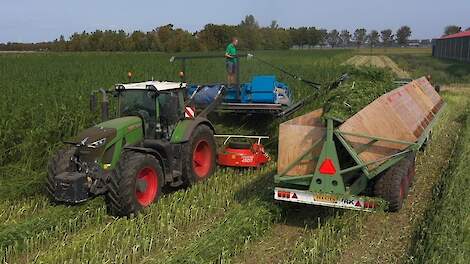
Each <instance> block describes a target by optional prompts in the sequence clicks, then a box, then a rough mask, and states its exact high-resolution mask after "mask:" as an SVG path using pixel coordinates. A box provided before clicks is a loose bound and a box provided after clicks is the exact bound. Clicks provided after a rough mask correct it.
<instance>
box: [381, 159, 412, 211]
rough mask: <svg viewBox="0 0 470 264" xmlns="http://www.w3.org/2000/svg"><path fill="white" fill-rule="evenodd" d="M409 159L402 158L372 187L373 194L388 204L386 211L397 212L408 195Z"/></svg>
mask: <svg viewBox="0 0 470 264" xmlns="http://www.w3.org/2000/svg"><path fill="white" fill-rule="evenodd" d="M410 165H411V162H410V159H409V158H404V159H402V160H401V161H399V162H398V163H397V164H395V165H394V166H393V167H391V168H390V169H388V170H387V171H385V172H384V173H383V174H382V175H380V176H379V178H378V179H377V181H376V182H375V185H374V194H375V196H377V197H380V198H383V199H384V200H385V201H387V202H388V211H390V212H397V211H399V210H400V209H401V208H402V206H403V201H404V200H405V198H406V196H407V195H408V191H409V185H410V184H409V182H408V180H409V178H408V172H409V167H410Z"/></svg>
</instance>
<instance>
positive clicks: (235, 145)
mask: <svg viewBox="0 0 470 264" xmlns="http://www.w3.org/2000/svg"><path fill="white" fill-rule="evenodd" d="M228 146H229V148H233V149H251V144H250V143H249V142H236V141H234V142H230V143H228Z"/></svg>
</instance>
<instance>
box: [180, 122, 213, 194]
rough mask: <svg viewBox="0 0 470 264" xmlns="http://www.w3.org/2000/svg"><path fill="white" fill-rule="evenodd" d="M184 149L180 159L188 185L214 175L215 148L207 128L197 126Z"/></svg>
mask: <svg viewBox="0 0 470 264" xmlns="http://www.w3.org/2000/svg"><path fill="white" fill-rule="evenodd" d="M184 148H185V149H184V153H183V157H182V159H183V167H184V172H185V180H186V183H187V184H188V185H193V184H195V183H197V182H199V181H203V180H205V179H207V178H208V177H209V176H210V175H212V174H213V173H214V171H215V164H216V163H215V157H216V147H215V140H214V132H213V131H212V130H211V129H210V128H209V127H208V126H205V125H200V126H198V127H197V128H196V129H195V130H194V132H193V134H192V135H191V138H190V139H189V142H188V143H186V146H185V147H184Z"/></svg>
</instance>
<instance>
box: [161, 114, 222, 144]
mask: <svg viewBox="0 0 470 264" xmlns="http://www.w3.org/2000/svg"><path fill="white" fill-rule="evenodd" d="M200 125H206V126H208V127H209V128H210V129H211V130H212V131H213V132H214V133H215V128H214V126H213V125H212V123H211V122H210V121H209V120H208V119H206V118H204V117H199V116H198V117H196V118H194V119H185V120H183V121H181V122H179V123H178V125H177V126H176V128H175V130H174V131H173V134H172V136H171V141H170V142H171V143H185V142H188V141H189V139H190V138H191V135H192V133H193V131H194V130H195V129H196V127H198V126H200Z"/></svg>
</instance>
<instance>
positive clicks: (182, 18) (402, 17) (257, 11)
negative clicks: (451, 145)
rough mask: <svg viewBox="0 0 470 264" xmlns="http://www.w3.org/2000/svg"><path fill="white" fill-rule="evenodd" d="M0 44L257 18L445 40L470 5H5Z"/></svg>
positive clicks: (369, 1) (333, 0) (465, 0)
mask: <svg viewBox="0 0 470 264" xmlns="http://www.w3.org/2000/svg"><path fill="white" fill-rule="evenodd" d="M2 2H3V3H1V5H0V42H8V41H10V42H39V41H49V40H53V39H56V38H58V37H59V36H60V35H61V34H62V35H64V36H65V37H66V38H68V37H69V36H70V35H71V34H72V33H74V32H82V31H83V30H85V31H88V32H90V31H94V30H96V29H114V30H116V29H124V30H125V31H127V32H132V31H134V30H142V31H150V30H152V29H153V28H155V27H158V26H160V25H165V24H169V23H171V24H173V25H175V26H176V27H181V28H184V29H186V30H189V31H191V32H194V31H197V30H199V29H201V28H202V27H204V25H205V24H207V23H214V24H239V23H240V21H241V20H242V19H243V18H244V17H245V15H247V14H252V15H254V16H255V18H256V19H257V20H258V22H259V24H260V25H262V26H266V25H269V24H270V23H271V21H272V20H276V21H278V23H279V24H280V25H281V26H283V27H291V26H293V27H299V26H315V27H317V28H326V29H328V30H331V29H338V30H341V29H348V30H350V31H353V30H354V29H356V28H359V27H364V28H366V29H368V30H372V29H376V30H379V31H380V30H382V29H385V28H391V29H393V30H396V29H397V28H399V27H400V26H402V25H408V26H410V27H411V29H412V31H413V35H412V38H418V39H423V38H434V37H439V36H440V35H442V32H443V29H444V27H445V26H446V25H451V24H457V25H459V26H462V27H463V28H468V27H470V1H469V0H446V1H441V0H436V1H430V0H388V1H381V0H327V1H324V0H322V1H314V0H310V1H309V0H287V1H286V0H284V1H281V0H233V1H220V0H219V1H215V0H212V1H208V0H199V1H175V0H173V1H164V0H154V1H150V0H134V1H132V0H126V1H124V0H112V1H111V0H75V1H69V0H41V1H38V0H3V1H2Z"/></svg>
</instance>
